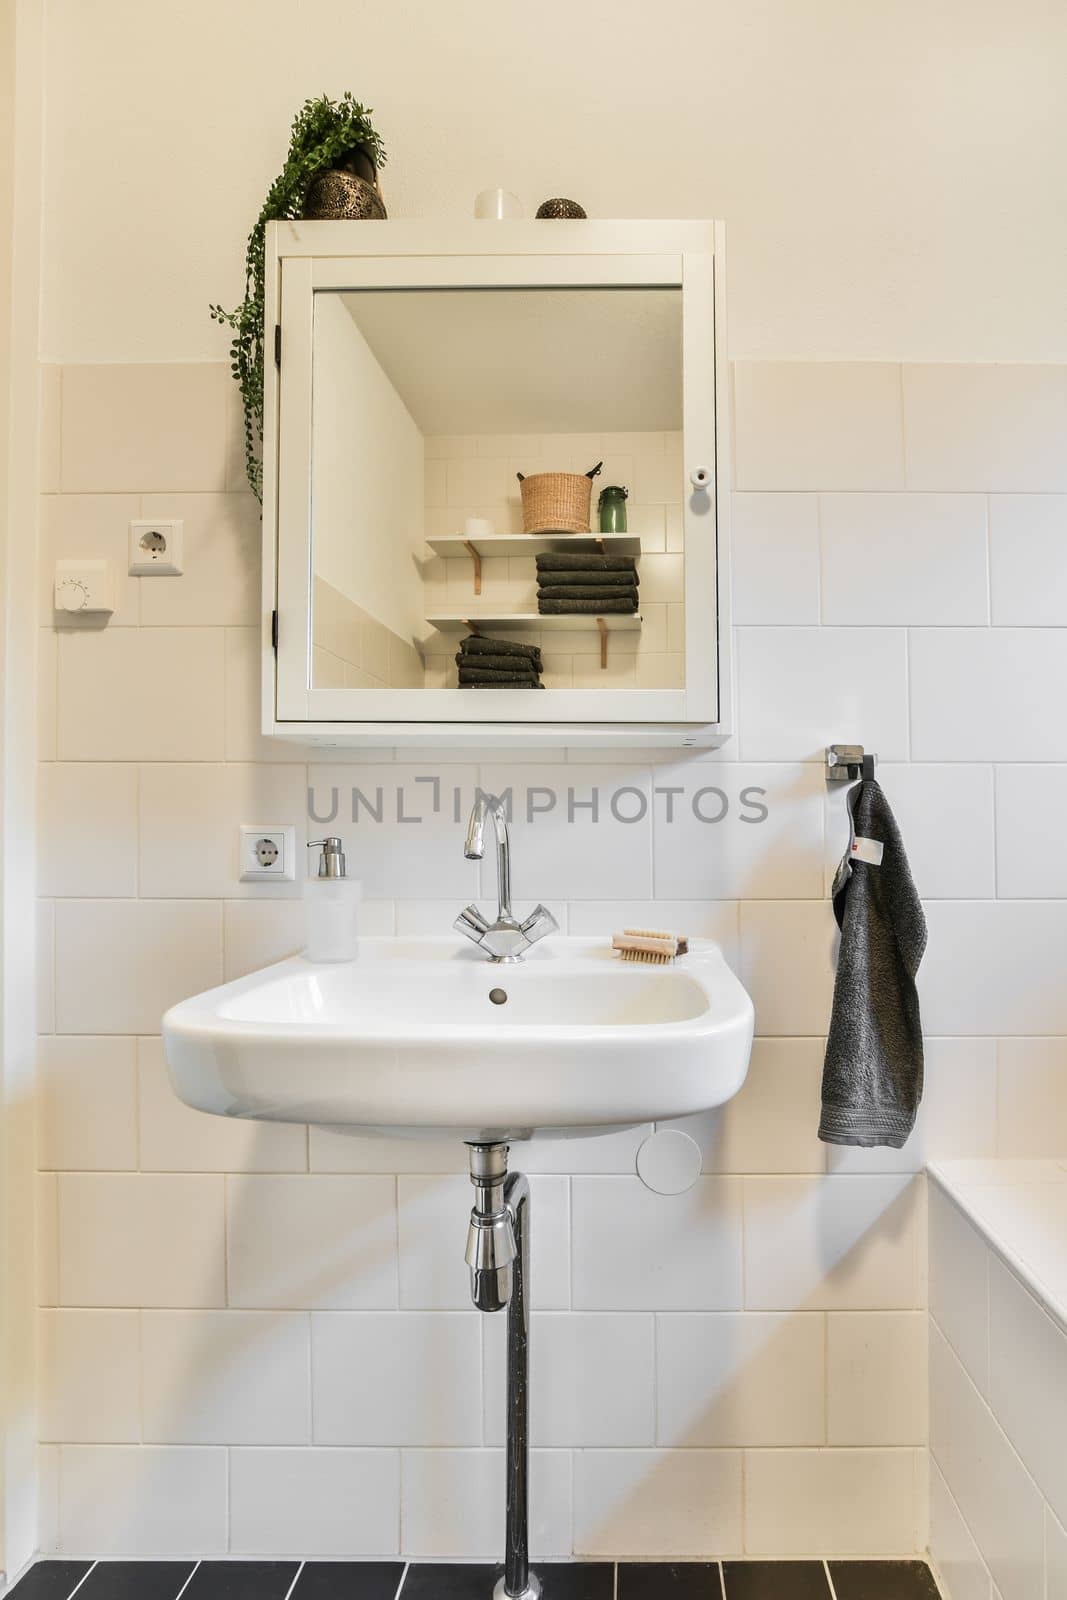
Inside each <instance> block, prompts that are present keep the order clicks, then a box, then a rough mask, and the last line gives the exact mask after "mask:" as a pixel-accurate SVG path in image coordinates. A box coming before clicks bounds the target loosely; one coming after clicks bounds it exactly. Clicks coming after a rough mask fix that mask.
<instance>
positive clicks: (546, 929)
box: [452, 791, 559, 961]
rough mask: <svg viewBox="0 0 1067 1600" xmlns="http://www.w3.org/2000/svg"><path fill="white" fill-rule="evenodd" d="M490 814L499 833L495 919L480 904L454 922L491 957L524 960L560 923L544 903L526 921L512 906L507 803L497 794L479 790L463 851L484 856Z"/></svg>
mask: <svg viewBox="0 0 1067 1600" xmlns="http://www.w3.org/2000/svg"><path fill="white" fill-rule="evenodd" d="M490 818H491V819H492V823H493V830H494V832H495V834H496V867H497V912H496V920H495V922H490V921H489V920H488V918H487V917H483V915H482V913H481V912H480V911H479V910H478V907H477V906H467V907H466V908H465V909H464V910H463V911H461V912H460V914H459V916H458V917H457V918H456V920H455V922H454V923H453V924H452V926H453V927H454V928H455V930H456V932H457V933H462V934H464V935H465V937H466V938H468V939H470V940H471V941H472V942H473V943H474V944H476V945H478V947H479V949H482V950H484V951H485V953H486V955H487V956H488V957H489V959H490V961H521V960H522V958H523V956H524V955H525V954H526V952H527V950H529V949H531V948H532V946H533V945H535V944H536V943H537V941H538V939H543V938H544V937H545V934H546V933H556V932H558V929H559V925H558V923H557V922H556V919H555V917H554V916H553V915H552V913H551V911H549V910H547V908H546V907H545V906H542V905H539V906H536V907H535V908H534V910H533V911H531V913H530V915H529V916H528V917H527V918H526V920H525V921H524V922H519V921H518V919H517V918H516V916H515V914H514V913H513V911H512V909H511V844H510V840H509V839H508V825H507V819H506V817H505V815H504V804H503V801H502V800H500V798H499V797H498V796H497V795H492V794H488V795H487V794H484V793H482V792H481V791H479V794H478V798H477V799H476V800H475V802H474V809H473V810H472V811H471V815H470V822H469V823H468V825H467V840H466V843H465V844H464V846H463V854H464V855H465V856H466V857H467V860H468V861H480V860H481V858H482V856H483V855H484V853H485V824H486V822H487V821H488V820H489V819H490Z"/></svg>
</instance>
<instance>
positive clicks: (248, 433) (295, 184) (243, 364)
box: [210, 90, 386, 500]
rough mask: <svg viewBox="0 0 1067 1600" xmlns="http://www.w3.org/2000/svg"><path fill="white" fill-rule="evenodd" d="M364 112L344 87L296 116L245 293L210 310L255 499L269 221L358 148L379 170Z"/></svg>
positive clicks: (251, 242) (286, 213)
mask: <svg viewBox="0 0 1067 1600" xmlns="http://www.w3.org/2000/svg"><path fill="white" fill-rule="evenodd" d="M371 115H372V112H371V111H370V110H369V109H365V108H364V107H363V106H361V105H360V104H359V103H358V102H357V101H356V100H354V99H353V98H352V96H351V94H349V93H348V91H347V90H346V91H345V93H344V94H343V95H342V96H341V98H340V100H331V99H329V98H328V96H326V95H320V96H319V97H318V99H317V100H305V102H304V104H303V106H302V107H301V108H300V110H299V111H298V112H297V114H296V116H295V117H294V118H293V126H292V129H291V130H290V135H289V153H288V155H287V156H286V160H285V166H284V167H283V168H282V170H281V172H280V173H279V174H278V176H277V177H276V178H275V180H274V182H273V183H272V184H271V186H270V188H269V189H268V190H267V196H266V199H265V200H264V202H263V206H262V209H261V210H260V213H259V216H258V217H257V218H256V222H255V226H254V227H253V229H252V232H251V233H250V234H249V235H248V246H247V249H246V251H245V294H244V299H243V300H242V302H241V304H240V305H239V306H238V307H237V308H236V310H234V311H224V310H223V308H222V307H221V306H212V307H211V308H210V309H211V315H212V316H213V317H214V319H215V321H216V322H220V323H222V324H223V325H224V326H225V327H227V328H232V329H233V342H232V343H231V345H230V370H231V372H232V373H233V375H234V378H235V379H236V380H237V384H238V387H239V388H240V390H241V400H242V403H243V405H244V426H245V470H246V472H247V474H248V483H249V487H250V488H251V490H252V492H253V494H254V495H255V497H256V499H257V500H262V498H263V465H262V460H261V450H260V447H261V445H262V442H263V313H264V305H263V272H264V239H265V233H266V226H267V223H268V222H277V221H280V220H284V219H285V218H290V217H299V216H301V215H302V214H303V210H304V202H305V200H306V198H307V192H308V189H309V188H310V186H311V183H312V180H313V179H314V178H315V177H316V175H317V174H318V173H320V172H322V171H324V170H326V169H327V168H329V167H332V166H334V165H335V164H337V163H338V162H340V161H341V160H342V158H344V157H346V156H348V155H350V154H351V152H352V151H353V150H362V151H363V152H365V154H366V155H367V157H368V159H369V160H370V161H371V162H372V163H373V165H374V167H375V168H376V169H377V168H378V167H381V166H384V165H385V161H386V154H385V146H384V145H383V144H382V141H381V139H380V137H379V135H378V133H377V132H376V130H375V128H374V126H373V124H372V123H371V121H370V118H371Z"/></svg>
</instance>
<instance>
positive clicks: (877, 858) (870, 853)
mask: <svg viewBox="0 0 1067 1600" xmlns="http://www.w3.org/2000/svg"><path fill="white" fill-rule="evenodd" d="M849 854H850V855H851V857H852V859H853V861H866V862H868V863H869V865H870V866H872V867H880V866H881V865H882V856H883V855H884V854H885V845H884V844H883V843H882V841H881V839H861V838H859V837H858V836H857V837H856V838H855V839H853V841H852V848H851V850H850V852H849Z"/></svg>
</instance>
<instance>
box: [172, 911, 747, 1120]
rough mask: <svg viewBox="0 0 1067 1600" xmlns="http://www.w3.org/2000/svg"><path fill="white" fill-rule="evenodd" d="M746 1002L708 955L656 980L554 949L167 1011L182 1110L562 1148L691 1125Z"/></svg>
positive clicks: (407, 963)
mask: <svg viewBox="0 0 1067 1600" xmlns="http://www.w3.org/2000/svg"><path fill="white" fill-rule="evenodd" d="M752 1021H753V1013H752V1002H751V1001H750V999H749V997H748V995H747V993H746V992H745V990H744V989H743V988H742V986H741V984H740V983H739V982H738V980H737V978H736V977H735V976H734V974H733V973H732V972H731V971H730V968H729V967H728V966H727V964H726V962H725V961H724V959H723V956H722V952H721V951H720V949H719V947H718V946H717V945H716V944H713V943H711V942H710V941H706V940H700V939H697V940H694V941H692V943H691V945H690V950H689V954H688V955H686V956H684V957H681V958H679V959H678V960H677V961H675V962H674V963H673V964H671V965H669V966H660V967H655V966H652V967H649V966H643V965H639V964H636V963H624V962H622V961H620V960H619V959H618V958H617V957H615V956H613V954H612V952H611V950H610V949H609V948H608V947H607V944H606V941H604V940H602V939H589V938H564V937H558V936H557V937H555V938H552V939H550V940H546V941H545V942H544V943H543V944H541V945H539V946H537V948H536V949H535V950H533V951H532V952H531V953H530V954H529V955H528V956H527V959H526V960H525V961H524V962H522V963H519V964H515V965H493V964H491V963H490V962H488V961H486V960H485V959H484V956H482V955H481V954H480V953H479V952H478V951H476V950H472V949H470V948H468V947H466V946H464V945H463V943H462V942H461V941H460V940H458V939H455V938H410V939H406V938H381V939H365V940H363V941H361V944H360V947H359V956H358V959H357V960H355V961H352V962H346V963H342V964H338V965H327V964H314V963H311V962H309V961H306V960H305V959H303V958H302V957H299V956H297V957H293V958H291V959H290V960H288V961H282V962H280V963H278V965H276V966H273V967H267V968H265V969H264V970H263V971H261V972H254V973H252V974H251V975H250V976H248V977H245V978H239V979H237V980H236V981H235V982H233V983H228V984H224V985H222V987H221V988H218V989H211V990H209V991H208V992H207V993H206V994H201V995H197V996H196V997H195V998H193V999H191V1000H185V1001H183V1002H182V1003H181V1004H180V1005H177V1006H174V1007H173V1008H172V1009H171V1010H170V1011H168V1012H167V1014H166V1016H165V1017H164V1018H163V1043H164V1049H165V1051H166V1057H167V1062H168V1065H169V1068H170V1074H171V1079H172V1082H173V1084H174V1088H175V1090H176V1091H177V1093H178V1095H179V1096H180V1098H181V1099H182V1100H184V1101H185V1102H186V1104H187V1105H190V1106H194V1107H197V1108H198V1109H199V1110H202V1111H211V1112H215V1113H217V1114H220V1115H223V1116H232V1117H255V1118H265V1119H267V1120H269V1121H278V1122H313V1123H332V1124H343V1125H346V1126H350V1127H358V1128H360V1129H362V1130H363V1131H365V1132H380V1133H387V1134H393V1135H400V1136H406V1137H420V1136H421V1137H427V1138H440V1137H442V1136H443V1135H447V1134H454V1135H455V1137H457V1138H459V1139H465V1140H475V1141H496V1140H503V1139H517V1138H532V1137H536V1136H539V1135H541V1136H544V1135H551V1136H553V1137H560V1136H575V1135H579V1134H590V1133H598V1132H603V1131H606V1130H608V1129H610V1128H618V1127H625V1126H629V1125H634V1124H638V1123H642V1122H650V1121H655V1120H661V1119H663V1118H667V1117H680V1116H685V1115H687V1114H688V1113H690V1112H696V1111H702V1110H706V1109H708V1108H709V1107H711V1106H715V1105H718V1104H720V1103H721V1102H722V1101H724V1100H728V1099H729V1098H730V1097H731V1095H734V1094H736V1093H737V1090H738V1089H739V1088H740V1086H741V1084H742V1083H743V1082H744V1078H745V1073H746V1071H747V1069H748V1059H749V1052H750V1048H751V1043H752Z"/></svg>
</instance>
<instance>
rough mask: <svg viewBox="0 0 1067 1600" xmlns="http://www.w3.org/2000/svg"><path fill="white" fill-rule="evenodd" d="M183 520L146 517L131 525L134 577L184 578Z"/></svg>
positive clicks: (132, 572)
mask: <svg viewBox="0 0 1067 1600" xmlns="http://www.w3.org/2000/svg"><path fill="white" fill-rule="evenodd" d="M182 532H183V528H182V519H181V518H180V517H160V518H157V519H156V520H155V521H154V522H153V521H149V520H146V519H144V518H142V519H141V520H139V521H135V522H131V523H130V576H131V577H134V578H180V577H181V574H182V542H183V541H182Z"/></svg>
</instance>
